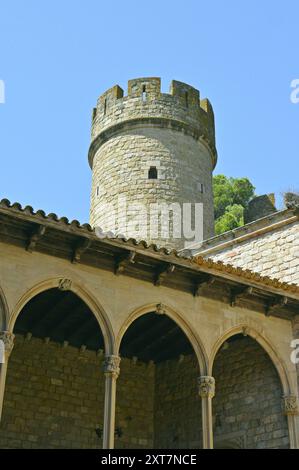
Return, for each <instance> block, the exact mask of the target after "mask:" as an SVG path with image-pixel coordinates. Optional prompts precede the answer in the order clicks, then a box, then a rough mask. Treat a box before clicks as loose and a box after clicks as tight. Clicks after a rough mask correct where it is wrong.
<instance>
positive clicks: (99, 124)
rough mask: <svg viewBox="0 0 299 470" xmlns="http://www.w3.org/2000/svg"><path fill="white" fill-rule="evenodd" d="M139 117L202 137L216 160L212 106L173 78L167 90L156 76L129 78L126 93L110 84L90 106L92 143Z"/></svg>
mask: <svg viewBox="0 0 299 470" xmlns="http://www.w3.org/2000/svg"><path fill="white" fill-rule="evenodd" d="M139 120H142V121H143V122H144V123H145V122H146V121H148V122H149V123H150V125H155V122H156V123H157V125H159V126H163V125H165V126H168V127H169V126H175V127H176V128H177V129H180V130H182V131H185V132H189V133H192V135H194V137H198V138H201V139H202V140H203V141H205V143H206V144H207V145H208V146H209V148H210V150H211V152H212V153H213V154H214V157H215V158H214V159H215V160H216V148H215V125H214V113H213V108H212V105H211V104H210V102H209V101H208V100H207V99H203V100H201V99H200V93H199V91H198V90H197V89H196V88H194V87H192V86H190V85H188V84H186V83H182V82H179V81H176V80H173V81H172V82H171V85H170V92H169V93H162V92H161V79H160V78H159V77H147V78H146V77H145V78H135V79H132V80H129V81H128V92H127V95H124V91H123V89H122V88H120V87H119V86H118V85H115V86H113V87H112V88H109V90H107V91H106V92H105V93H103V94H102V95H101V96H100V97H99V99H98V102H97V106H96V108H94V109H93V114H92V146H93V142H94V141H95V140H97V141H99V140H101V139H102V138H103V134H104V133H106V132H107V131H108V130H109V131H112V130H113V127H115V126H117V127H118V128H119V127H120V126H121V125H123V126H124V125H125V124H126V125H131V126H132V125H136V124H137V125H138V121H139ZM91 159H92V157H91Z"/></svg>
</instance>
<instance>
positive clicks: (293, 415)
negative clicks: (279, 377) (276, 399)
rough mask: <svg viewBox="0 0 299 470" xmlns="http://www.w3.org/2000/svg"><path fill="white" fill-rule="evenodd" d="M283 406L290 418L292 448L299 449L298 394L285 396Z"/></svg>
mask: <svg viewBox="0 0 299 470" xmlns="http://www.w3.org/2000/svg"><path fill="white" fill-rule="evenodd" d="M283 406H284V412H285V414H286V416H287V418H288V427H289V438H290V448H291V449H299V406H298V398H297V396H296V395H288V396H284V397H283Z"/></svg>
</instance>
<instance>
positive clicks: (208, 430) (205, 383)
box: [198, 375, 215, 449]
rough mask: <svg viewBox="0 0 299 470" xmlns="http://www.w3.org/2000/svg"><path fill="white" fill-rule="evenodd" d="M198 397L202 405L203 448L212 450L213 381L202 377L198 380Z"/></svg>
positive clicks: (207, 377)
mask: <svg viewBox="0 0 299 470" xmlns="http://www.w3.org/2000/svg"><path fill="white" fill-rule="evenodd" d="M198 390H199V396H200V397H201V404H202V407H201V409H202V429H203V448H204V449H213V415H212V398H213V397H214V395H215V379H214V377H210V376H207V375H203V376H201V377H199V379H198Z"/></svg>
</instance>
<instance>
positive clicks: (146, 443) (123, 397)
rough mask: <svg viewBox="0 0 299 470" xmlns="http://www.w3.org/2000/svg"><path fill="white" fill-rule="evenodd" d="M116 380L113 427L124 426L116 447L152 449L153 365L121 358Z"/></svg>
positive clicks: (116, 441)
mask: <svg viewBox="0 0 299 470" xmlns="http://www.w3.org/2000/svg"><path fill="white" fill-rule="evenodd" d="M120 366H121V372H120V375H119V378H118V380H117V394H116V418H115V420H116V421H115V425H116V428H118V427H120V428H121V429H122V430H123V435H122V436H121V438H117V437H116V440H115V448H116V449H152V448H153V444H154V420H153V413H154V377H155V366H154V365H151V364H145V363H142V362H140V361H137V362H136V363H135V362H134V361H132V360H129V359H125V358H123V359H122V360H121V365H120Z"/></svg>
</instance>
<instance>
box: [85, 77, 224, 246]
mask: <svg viewBox="0 0 299 470" xmlns="http://www.w3.org/2000/svg"><path fill="white" fill-rule="evenodd" d="M89 162H90V165H91V167H92V171H93V179H92V194H91V211H90V222H91V224H92V225H93V226H96V227H101V228H102V229H103V230H104V231H109V230H111V231H113V232H118V233H124V232H125V235H127V236H132V237H134V238H139V239H141V238H142V239H146V240H147V241H150V242H156V243H158V244H161V243H162V244H164V245H168V246H170V247H176V248H180V247H183V246H184V244H183V242H182V240H181V239H175V240H174V239H169V237H168V235H167V232H166V234H165V233H164V234H162V233H161V225H160V224H159V227H158V229H157V230H158V232H156V233H155V232H153V231H152V232H150V220H151V219H150V214H153V207H152V206H151V204H155V203H158V204H163V203H166V204H168V205H170V204H173V203H176V204H177V203H178V204H179V205H180V208H181V209H182V207H183V206H182V204H183V203H192V204H194V203H203V216H204V226H203V238H208V237H211V236H212V235H213V234H214V213H213V196H212V171H213V168H214V166H215V163H216V149H215V133H214V116H213V110H212V107H211V105H210V103H209V101H208V100H202V101H200V98H199V92H198V90H196V89H194V88H193V87H190V86H189V85H186V84H183V83H180V82H176V81H173V82H172V85H171V90H170V94H166V93H161V88H160V79H158V78H147V79H143V78H142V79H136V80H131V81H129V84H128V96H125V97H124V96H123V91H122V89H121V88H119V87H118V86H115V87H113V88H111V89H110V90H108V91H107V92H106V93H104V94H103V95H102V96H101V97H100V98H99V100H98V104H97V107H96V108H95V109H94V111H93V122H92V143H91V147H90V151H89ZM150 167H155V168H156V170H157V174H158V177H157V179H149V175H148V172H149V169H150ZM140 203H142V204H143V205H144V206H145V207H146V209H147V212H146V216H142V218H141V219H140V220H139V222H140V223H138V224H137V227H136V226H135V227H134V226H132V225H131V226H129V224H130V220H131V219H132V216H133V212H131V213H130V211H129V210H127V211H126V210H125V209H124V207H126V208H127V209H130V205H132V204H140ZM160 207H161V206H160ZM135 210H136V209H135ZM138 213H140V212H138ZM192 213H193V216H194V206H193V207H192ZM135 214H136V212H135ZM115 216H116V217H115ZM170 218H171V217H170ZM135 220H136V218H135ZM192 222H193V223H194V218H193V219H192ZM151 227H152V225H151ZM172 234H173V233H172V230H171V229H170V238H171V237H172ZM182 236H183V234H182ZM191 241H192V240H191Z"/></svg>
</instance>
